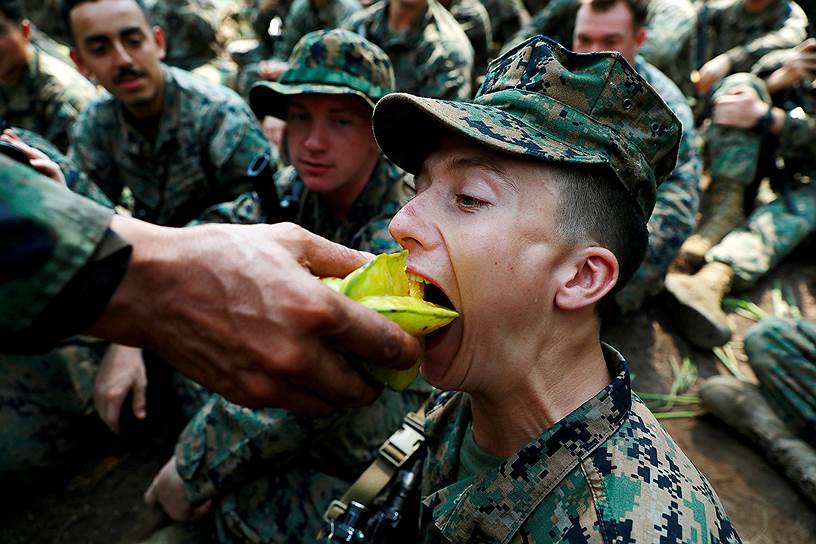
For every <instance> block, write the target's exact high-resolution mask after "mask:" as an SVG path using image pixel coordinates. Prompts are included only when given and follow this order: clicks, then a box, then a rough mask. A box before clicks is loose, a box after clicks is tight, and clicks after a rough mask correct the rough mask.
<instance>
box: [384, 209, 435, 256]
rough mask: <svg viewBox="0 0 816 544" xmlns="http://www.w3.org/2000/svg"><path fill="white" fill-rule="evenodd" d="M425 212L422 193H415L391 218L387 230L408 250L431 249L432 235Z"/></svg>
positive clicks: (426, 210)
mask: <svg viewBox="0 0 816 544" xmlns="http://www.w3.org/2000/svg"><path fill="white" fill-rule="evenodd" d="M427 212H428V208H427V205H426V203H425V201H424V199H423V195H417V196H416V197H414V199H413V200H411V201H410V202H409V203H408V204H406V205H405V206H403V207H402V209H400V211H398V212H397V214H396V215H395V216H394V217H393V219H391V224H390V225H388V232H390V233H391V236H392V237H393V238H394V240H396V241H397V243H399V245H401V246H402V247H404V248H405V249H407V250H408V251H414V250H417V249H424V250H428V249H431V247H432V245H433V239H434V237H433V228H432V226H431V225H430V224H429V223H428V222H427V219H428V213H427Z"/></svg>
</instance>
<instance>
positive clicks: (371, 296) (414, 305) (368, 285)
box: [323, 251, 459, 391]
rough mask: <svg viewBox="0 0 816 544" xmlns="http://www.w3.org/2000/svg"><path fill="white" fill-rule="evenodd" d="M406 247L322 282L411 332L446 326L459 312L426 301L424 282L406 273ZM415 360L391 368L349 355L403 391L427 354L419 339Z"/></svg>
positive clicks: (360, 367) (353, 361)
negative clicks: (404, 366)
mask: <svg viewBox="0 0 816 544" xmlns="http://www.w3.org/2000/svg"><path fill="white" fill-rule="evenodd" d="M407 255H408V252H407V251H403V252H401V253H389V254H382V255H378V256H377V257H376V258H374V259H373V260H372V261H369V262H368V263H366V264H365V265H363V266H362V267H360V268H358V269H357V270H355V271H354V272H352V273H351V274H349V275H348V276H346V277H345V278H342V279H341V278H323V282H325V283H326V285H328V286H329V287H331V288H332V289H334V290H335V291H338V292H340V293H342V294H344V295H346V296H347V297H349V298H351V299H352V300H356V301H357V302H359V303H360V304H362V305H364V306H365V307H367V308H370V309H372V310H374V311H376V312H378V313H380V314H382V315H384V316H385V317H387V318H388V319H390V320H391V321H393V322H395V323H396V324H397V325H399V326H400V327H401V328H402V330H404V331H406V332H407V333H408V334H410V335H412V336H419V337H422V336H424V335H426V334H428V333H431V332H433V331H435V330H437V329H439V328H440V327H444V326H445V325H447V324H449V323H450V322H451V321H453V320H454V319H456V318H457V317H459V314H458V313H456V312H455V311H453V310H449V309H448V308H445V307H443V306H439V305H438V304H433V303H432V302H427V301H425V300H423V299H424V297H425V284H424V283H423V282H422V281H417V280H414V279H411V278H409V277H408V275H407V274H406V273H405V257H406V256H407ZM420 341H421V343H422V345H421V347H420V355H419V357H418V359H417V362H416V364H414V365H413V366H412V367H411V368H409V369H406V370H392V369H390V368H384V367H381V366H379V365H376V364H373V363H371V362H369V361H365V360H363V359H359V358H350V362H351V364H352V365H353V366H354V367H355V368H356V369H357V370H359V371H360V372H362V373H363V374H365V375H366V376H368V377H370V378H372V379H373V380H375V381H377V382H379V383H381V384H383V385H385V386H386V387H388V388H389V389H393V390H394V391H402V390H403V389H405V388H406V387H408V385H410V384H411V382H412V381H414V379H415V378H416V376H417V373H418V372H419V367H420V365H421V364H422V357H423V355H424V340H423V339H420Z"/></svg>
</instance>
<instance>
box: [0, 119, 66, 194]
mask: <svg viewBox="0 0 816 544" xmlns="http://www.w3.org/2000/svg"><path fill="white" fill-rule="evenodd" d="M0 140H3V141H5V142H8V143H10V144H12V145H14V146H15V147H16V148H17V149H19V150H20V151H22V152H23V153H25V155H26V157H28V161H29V163H30V164H31V167H32V168H34V170H36V171H37V172H39V173H40V174H42V175H44V176H46V177H49V178H51V179H53V180H54V181H56V182H57V183H59V184H60V185H63V186H67V185H66V183H65V176H64V175H63V174H62V170H60V167H59V166H57V163H55V162H54V161H52V160H51V159H49V158H48V155H46V154H45V153H43V152H42V151H40V150H39V149H34V148H33V147H31V146H30V145H28V144H26V143H25V142H24V141H22V140H21V139H20V138H19V137H18V136H17V135H16V134H14V131H13V130H11V129H6V130H4V131H3V134H0Z"/></svg>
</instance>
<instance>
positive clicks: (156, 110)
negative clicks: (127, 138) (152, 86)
mask: <svg viewBox="0 0 816 544" xmlns="http://www.w3.org/2000/svg"><path fill="white" fill-rule="evenodd" d="M164 82H165V78H164V74H163V73H162V76H161V81H160V82H159V87H158V89H159V90H158V92H157V93H156V96H154V97H153V98H151V99H150V100H147V101H145V102H139V103H136V104H125V105H124V107H125V109H127V111H128V113H130V115H132V116H133V117H134V118H135V119H148V118H150V117H155V116H157V115H159V114H160V113H161V112H162V108H163V107H164Z"/></svg>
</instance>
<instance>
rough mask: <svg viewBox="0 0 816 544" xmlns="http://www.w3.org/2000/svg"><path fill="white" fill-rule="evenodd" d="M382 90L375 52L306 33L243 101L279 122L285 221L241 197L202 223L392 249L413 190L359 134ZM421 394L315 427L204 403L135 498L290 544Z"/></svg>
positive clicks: (381, 64) (390, 81) (235, 533)
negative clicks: (283, 65) (273, 227)
mask: <svg viewBox="0 0 816 544" xmlns="http://www.w3.org/2000/svg"><path fill="white" fill-rule="evenodd" d="M393 88H394V75H393V70H392V68H391V63H390V62H389V60H388V57H387V56H386V55H385V53H384V52H383V51H382V50H380V49H379V48H378V47H376V46H374V45H373V44H371V43H369V42H367V41H366V40H365V39H363V38H361V37H360V36H358V35H356V34H354V33H351V32H349V31H346V30H331V31H321V32H312V33H310V34H307V35H306V36H305V37H304V38H303V39H302V40H301V41H300V42H299V43H298V45H297V46H296V47H295V50H294V52H293V53H292V56H291V57H290V59H289V69H288V70H287V71H286V72H284V73H283V75H282V76H281V78H280V81H279V82H262V83H259V84H258V85H256V86H255V87H254V88H253V89H252V91H251V93H250V98H251V103H252V107H253V109H254V110H255V112H256V113H257V114H258V115H259V116H263V115H273V116H276V117H278V118H281V119H286V121H287V128H286V141H287V144H288V148H287V149H288V154H289V157H290V158H291V160H292V165H291V166H289V167H286V168H285V169H283V170H281V171H279V172H278V173H277V174H276V176H275V179H276V182H277V185H278V189H279V191H280V192H281V200H282V204H285V205H284V206H283V207H282V208H283V209H282V214H285V217H281V216H278V217H275V216H269V215H267V214H265V213H264V211H263V209H262V207H261V206H260V203H259V200H258V198H257V195H254V194H252V193H249V194H246V195H242V196H241V197H240V198H239V199H237V200H236V201H235V202H233V203H232V204H225V205H220V206H217V207H215V208H213V209H211V210H209V211H208V212H207V213H206V214H204V216H203V217H202V219H203V220H207V221H231V222H264V221H268V222H275V221H278V220H281V219H288V220H292V221H294V222H296V223H298V224H299V225H300V226H302V227H304V228H306V229H308V230H310V231H312V232H314V233H317V234H320V235H322V236H325V237H328V238H329V239H331V240H333V241H335V242H339V243H342V244H345V245H347V246H350V247H353V248H355V249H360V250H365V251H370V252H373V253H381V252H385V251H394V250H396V249H398V247H399V246H398V245H397V243H396V242H395V241H394V239H393V238H392V237H391V235H390V234H389V233H388V223H389V222H390V220H391V218H392V217H393V215H394V214H395V213H396V212H397V210H399V208H400V207H401V206H402V205H404V204H405V203H406V202H407V201H408V199H409V198H410V197H411V196H412V195H413V188H412V186H411V185H410V184H409V183H408V181H409V180H407V179H406V175H405V173H404V172H402V171H401V170H400V169H398V168H397V167H396V166H394V165H393V164H392V163H391V162H390V161H389V160H388V159H386V158H385V157H384V156H383V155H382V154H381V153H380V151H379V148H378V147H377V144H376V142H375V141H374V134H373V131H372V129H371V112H372V109H373V107H374V104H375V103H376V101H377V100H379V99H380V98H381V97H382V96H384V95H385V94H386V93H387V92H390V91H392V90H393ZM429 392H430V388H429V387H428V386H427V384H426V383H425V382H424V381H422V380H416V381H415V382H414V384H412V385H411V386H409V387H408V389H406V390H405V391H403V392H401V393H395V392H392V391H386V392H384V393H383V395H382V396H381V397H380V398H379V399H378V400H377V401H376V402H375V403H374V404H372V405H371V406H368V407H366V408H361V409H358V410H351V411H348V412H344V413H341V414H338V415H335V416H331V417H327V418H322V419H319V420H315V421H309V420H305V419H303V418H299V417H296V416H295V415H293V414H292V413H290V412H287V411H286V410H276V409H268V410H254V411H253V410H247V409H244V408H241V407H239V406H236V405H234V404H231V403H229V402H227V401H225V400H224V399H223V398H221V397H213V398H212V399H211V400H210V401H209V402H208V403H207V405H206V406H205V407H204V408H203V409H202V410H201V411H200V412H199V413H198V414H196V415H195V417H194V418H193V419H192V421H191V422H190V423H189V424H188V426H187V428H186V429H185V431H184V432H183V433H182V435H181V437H180V438H179V440H178V443H177V445H176V455H175V456H174V457H173V458H172V459H171V460H170V461H169V462H168V463H167V464H166V465H165V467H164V468H163V469H162V470H161V472H160V473H159V475H158V476H157V477H156V479H155V480H154V482H153V485H152V486H151V488H150V489H149V490H148V492H147V495H146V497H147V500H148V502H150V503H155V502H159V503H161V505H162V506H163V507H164V509H165V510H166V511H167V512H168V513H169V514H170V515H171V517H173V518H174V519H177V520H184V519H188V518H190V517H192V516H194V515H195V514H196V513H199V512H201V511H202V509H201V507H202V506H203V505H206V504H207V501H209V500H211V499H212V500H213V507H212V511H213V514H214V518H215V525H216V533H217V537H218V541H220V542H283V541H298V542H299V541H302V538H303V535H314V534H316V533H317V530H318V529H319V527H320V525H321V513H322V512H323V511H324V510H325V509H326V507H327V506H328V505H329V502H330V501H331V499H332V498H333V497H334V496H337V495H338V494H339V493H341V492H342V491H343V490H344V489H345V487H347V486H348V483H349V481H351V480H353V479H354V478H355V477H356V476H357V475H358V474H359V472H360V471H361V470H362V469H363V468H365V465H366V464H367V463H369V462H370V461H371V460H372V458H373V457H374V456H375V455H376V451H375V450H374V448H376V446H377V445H379V444H380V443H381V442H382V441H383V440H385V438H387V437H388V435H389V434H390V433H391V430H392V429H393V428H394V427H395V426H396V425H397V424H398V423H399V421H400V419H401V418H402V417H403V415H404V414H405V413H407V412H408V411H411V410H414V409H416V408H417V407H418V406H419V405H420V404H421V403H422V402H423V400H425V398H427V396H428V394H429ZM213 433H215V434H213ZM268 467H273V470H269V468H268ZM287 539H288V540H287Z"/></svg>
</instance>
